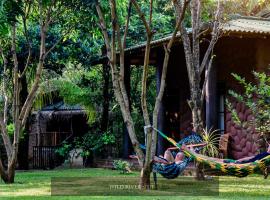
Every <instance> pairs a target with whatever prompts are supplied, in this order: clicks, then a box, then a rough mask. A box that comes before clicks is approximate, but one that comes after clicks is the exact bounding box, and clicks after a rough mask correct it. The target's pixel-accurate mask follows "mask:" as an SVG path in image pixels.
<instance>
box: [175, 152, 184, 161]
mask: <svg viewBox="0 0 270 200" xmlns="http://www.w3.org/2000/svg"><path fill="white" fill-rule="evenodd" d="M184 157H185V155H184V153H183V152H178V153H177V154H176V156H175V163H178V162H182V161H183V159H184Z"/></svg>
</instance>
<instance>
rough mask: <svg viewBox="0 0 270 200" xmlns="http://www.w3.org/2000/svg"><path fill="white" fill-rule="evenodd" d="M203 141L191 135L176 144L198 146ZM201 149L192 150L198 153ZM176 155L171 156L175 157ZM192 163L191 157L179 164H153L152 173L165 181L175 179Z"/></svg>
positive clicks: (199, 137) (194, 134)
mask: <svg viewBox="0 0 270 200" xmlns="http://www.w3.org/2000/svg"><path fill="white" fill-rule="evenodd" d="M202 141H203V140H202V138H201V136H200V135H198V134H196V133H194V132H193V133H192V134H191V135H189V136H187V137H185V138H183V139H182V140H180V141H179V142H178V143H179V144H181V145H183V144H185V145H188V144H198V143H201V142H202ZM201 148H202V147H197V148H195V149H194V150H195V151H196V152H198V151H200V150H201ZM175 155H176V153H174V154H173V156H174V157H175ZM191 161H192V158H191V157H185V158H184V159H183V161H182V162H181V163H178V164H176V163H171V164H162V163H157V162H156V163H154V164H153V171H154V172H157V173H159V174H161V175H162V176H163V177H164V178H167V179H174V178H177V177H178V176H179V175H180V174H181V173H182V172H183V171H184V170H185V169H186V167H187V166H188V164H189V163H190V162H191Z"/></svg>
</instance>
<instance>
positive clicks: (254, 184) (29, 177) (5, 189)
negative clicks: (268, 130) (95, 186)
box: [0, 168, 270, 200]
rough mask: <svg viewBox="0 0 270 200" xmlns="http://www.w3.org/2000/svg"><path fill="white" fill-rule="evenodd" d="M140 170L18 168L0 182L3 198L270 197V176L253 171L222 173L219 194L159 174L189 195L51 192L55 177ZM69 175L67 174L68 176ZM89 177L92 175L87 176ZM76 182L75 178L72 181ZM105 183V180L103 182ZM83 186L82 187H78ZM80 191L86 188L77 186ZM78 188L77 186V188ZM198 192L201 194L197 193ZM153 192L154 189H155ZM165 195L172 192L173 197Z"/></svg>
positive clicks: (161, 181) (114, 174) (162, 181)
mask: <svg viewBox="0 0 270 200" xmlns="http://www.w3.org/2000/svg"><path fill="white" fill-rule="evenodd" d="M138 176H139V173H138V172H134V173H132V174H128V175H121V174H119V172H117V171H114V170H106V169H95V168H89V169H61V170H52V171H27V172H17V176H16V180H15V181H16V183H15V184H12V185H5V184H4V183H2V182H1V183H0V199H18V200H21V199H22V200H23V199H37V200H39V199H46V200H51V199H60V200H62V199H112V200H113V199H134V200H135V199H138V198H141V199H149V200H150V199H172V200H173V199H183V198H184V199H269V197H270V179H267V180H265V179H263V178H262V176H259V175H253V176H249V177H246V178H241V179H240V178H235V177H224V176H223V177H219V178H218V187H217V188H218V192H219V196H199V195H200V192H198V191H200V189H201V188H202V187H203V186H204V185H205V184H207V182H201V181H194V180H193V179H191V178H190V177H179V178H177V179H175V180H166V179H163V178H161V177H158V183H159V185H161V186H162V185H163V186H164V185H165V186H169V187H176V188H177V189H179V191H181V192H183V193H182V194H185V193H188V194H189V196H179V193H174V192H171V193H170V192H168V191H167V192H166V191H164V190H158V191H151V192H154V194H158V195H161V196H140V197H138V196H134V195H133V196H109V197H108V196H51V178H52V177H91V180H95V179H99V178H102V177H103V178H104V177H105V178H104V179H105V180H107V179H108V180H117V179H119V180H133V181H137V180H138V179H137V177H138ZM67 179H68V178H67ZM88 180H90V179H88ZM73 184H74V185H76V184H77V183H76V182H73ZM100 184H102V183H100ZM78 188H79V189H81V190H79V189H78ZM78 188H77V189H78V191H83V189H86V190H87V187H86V188H83V187H78ZM77 189H76V190H77ZM198 193H199V194H198ZM152 194H153V193H152ZM162 195H163V196H162ZM164 195H172V196H170V197H168V196H164Z"/></svg>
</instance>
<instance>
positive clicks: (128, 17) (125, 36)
mask: <svg viewBox="0 0 270 200" xmlns="http://www.w3.org/2000/svg"><path fill="white" fill-rule="evenodd" d="M131 7H132V3H131V0H129V3H128V14H127V17H126V24H125V32H124V36H123V45H122V46H123V49H125V48H126V40H127V33H128V27H129V21H130V15H131Z"/></svg>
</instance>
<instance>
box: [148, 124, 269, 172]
mask: <svg viewBox="0 0 270 200" xmlns="http://www.w3.org/2000/svg"><path fill="white" fill-rule="evenodd" d="M152 129H154V130H155V131H157V133H158V134H159V135H161V136H162V137H163V138H164V139H166V140H167V141H169V142H170V143H171V144H172V145H174V146H175V147H178V148H179V149H181V146H182V145H181V144H179V143H177V142H176V141H175V140H174V139H172V138H170V137H168V136H167V135H165V134H164V133H162V132H161V131H160V130H158V129H156V128H154V127H152ZM181 150H182V149H181ZM182 151H183V153H184V154H185V155H186V156H187V157H189V158H192V159H194V160H196V161H197V162H199V163H203V164H204V165H206V166H208V167H210V168H211V169H213V170H219V171H221V172H223V173H224V174H227V175H230V176H236V177H246V176H248V175H250V174H253V173H263V172H264V170H265V169H266V168H267V166H269V165H270V155H268V156H266V157H264V158H262V159H260V160H257V161H255V162H251V163H245V164H236V163H223V162H220V161H216V160H213V159H214V158H212V157H208V156H204V155H201V154H198V153H195V152H193V151H190V150H188V149H183V150H182Z"/></svg>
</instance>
